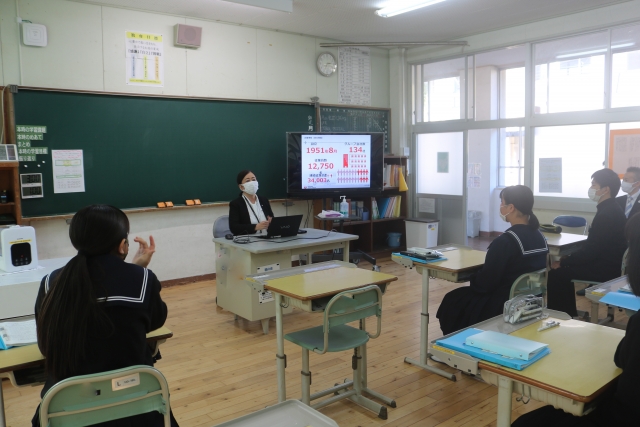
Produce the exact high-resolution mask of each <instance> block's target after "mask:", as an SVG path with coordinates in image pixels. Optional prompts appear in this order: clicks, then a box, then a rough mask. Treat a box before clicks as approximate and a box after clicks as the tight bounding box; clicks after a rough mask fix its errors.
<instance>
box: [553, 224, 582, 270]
mask: <svg viewBox="0 0 640 427" xmlns="http://www.w3.org/2000/svg"><path fill="white" fill-rule="evenodd" d="M542 235H543V236H544V237H545V238H546V239H547V246H548V247H549V257H548V258H547V260H548V262H547V271H548V270H549V267H550V265H551V263H552V262H553V261H559V260H560V258H562V257H563V256H566V255H569V254H571V253H573V252H575V251H576V250H578V249H579V248H580V247H581V246H582V245H583V244H584V242H585V241H586V240H587V236H583V235H581V234H571V233H559V234H555V233H542Z"/></svg>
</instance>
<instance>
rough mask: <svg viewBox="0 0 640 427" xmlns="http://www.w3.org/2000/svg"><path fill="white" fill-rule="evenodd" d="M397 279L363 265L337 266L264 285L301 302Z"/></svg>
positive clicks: (283, 278)
mask: <svg viewBox="0 0 640 427" xmlns="http://www.w3.org/2000/svg"><path fill="white" fill-rule="evenodd" d="M394 280H398V278H397V277H396V276H392V275H390V274H384V273H378V272H376V271H370V270H364V269H362V268H346V267H338V268H332V269H329V270H321V271H313V272H309V273H303V274H297V275H295V276H287V277H281V278H278V279H273V280H269V281H267V282H266V283H265V285H264V288H265V289H267V290H270V291H273V292H277V293H279V294H281V295H285V296H288V297H290V298H294V299H297V300H300V301H309V300H313V299H316V298H321V297H326V296H331V295H336V294H338V293H340V292H342V291H348V290H350V289H357V288H362V287H364V286H367V285H381V284H384V283H389V282H393V281H394Z"/></svg>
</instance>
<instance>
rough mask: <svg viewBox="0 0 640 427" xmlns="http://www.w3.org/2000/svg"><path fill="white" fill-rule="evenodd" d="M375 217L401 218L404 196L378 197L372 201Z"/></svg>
mask: <svg viewBox="0 0 640 427" xmlns="http://www.w3.org/2000/svg"><path fill="white" fill-rule="evenodd" d="M371 203H372V206H371V210H372V211H373V216H372V218H373V219H383V218H399V217H400V207H401V205H402V196H393V197H378V198H375V199H373V200H372V201H371Z"/></svg>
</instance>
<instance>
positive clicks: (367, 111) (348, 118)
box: [318, 105, 391, 154]
mask: <svg viewBox="0 0 640 427" xmlns="http://www.w3.org/2000/svg"><path fill="white" fill-rule="evenodd" d="M318 114H319V125H320V126H319V129H318V130H319V131H320V132H383V133H384V152H385V154H389V153H390V152H391V144H390V139H389V137H390V135H391V117H390V116H391V110H390V109H389V108H362V107H361V108H358V107H345V106H342V105H321V106H320V107H319V108H318Z"/></svg>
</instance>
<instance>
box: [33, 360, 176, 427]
mask: <svg viewBox="0 0 640 427" xmlns="http://www.w3.org/2000/svg"><path fill="white" fill-rule="evenodd" d="M153 411H156V412H160V413H161V414H163V415H164V425H165V427H170V426H171V416H170V412H171V411H170V406H169V385H168V384H167V380H166V379H165V378H164V376H163V375H162V373H160V371H158V370H157V369H155V368H152V367H151V366H146V365H136V366H130V367H128V368H123V369H116V370H115V371H109V372H101V373H97V374H91V375H81V376H77V377H71V378H67V379H66V380H63V381H60V382H59V383H57V384H55V385H54V386H53V387H51V388H50V389H49V390H48V391H47V393H46V394H45V395H44V397H43V398H42V402H41V403H40V427H57V426H64V427H81V426H88V425H93V424H98V423H103V422H107V421H112V420H117V419H120V418H125V417H130V416H133V415H138V414H146V413H148V412H153Z"/></svg>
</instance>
